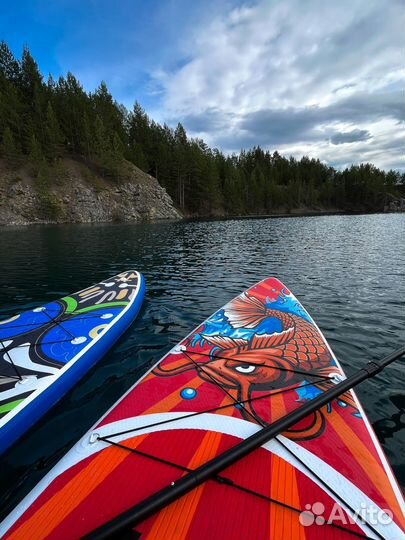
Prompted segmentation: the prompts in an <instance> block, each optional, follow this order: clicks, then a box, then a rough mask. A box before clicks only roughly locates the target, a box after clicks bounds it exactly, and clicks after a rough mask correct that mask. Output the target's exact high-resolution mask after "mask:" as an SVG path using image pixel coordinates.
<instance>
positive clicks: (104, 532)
mask: <svg viewBox="0 0 405 540" xmlns="http://www.w3.org/2000/svg"><path fill="white" fill-rule="evenodd" d="M404 354H405V346H404V347H402V348H400V349H398V350H397V351H395V352H393V353H391V354H389V355H388V356H386V357H385V358H383V359H382V360H380V361H379V362H374V361H371V362H368V363H367V364H366V366H364V367H363V368H362V369H360V370H359V371H357V372H356V373H354V374H353V375H352V376H351V377H348V378H347V379H344V380H343V381H341V382H339V383H337V384H336V385H335V386H333V387H332V388H330V389H329V390H326V391H325V392H323V393H322V394H320V395H319V396H318V397H316V398H314V399H312V400H311V401H307V402H306V403H305V404H304V405H302V406H301V407H299V408H298V409H296V410H294V411H292V412H291V413H289V414H286V415H285V416H283V417H282V418H280V419H279V420H277V421H276V422H273V423H272V424H270V425H268V426H267V427H265V428H263V429H261V430H260V431H258V432H256V433H254V434H253V435H251V436H250V437H248V438H247V439H245V440H243V441H242V442H240V443H238V444H237V445H235V446H234V447H232V448H230V449H229V450H227V451H226V452H223V453H222V454H221V455H220V456H217V457H215V458H213V459H211V460H210V461H208V462H207V463H204V465H201V466H200V467H197V468H196V469H195V470H194V471H192V472H190V473H189V474H186V475H185V476H183V477H182V478H180V479H179V480H177V482H173V483H172V484H171V485H170V486H167V487H165V488H163V489H162V490H160V491H158V492H157V493H155V494H154V495H152V496H151V497H148V498H147V499H145V500H144V501H142V502H140V503H139V504H137V505H135V506H134V507H133V508H130V509H129V510H127V511H126V512H124V513H122V514H120V515H119V516H117V517H116V518H114V519H113V520H111V521H110V522H108V523H106V524H104V525H102V526H101V527H99V528H98V529H96V530H95V531H93V532H92V533H90V534H89V535H88V536H86V537H85V538H87V539H89V540H90V539H91V540H101V539H104V538H112V537H114V536H116V537H117V538H122V534H123V531H125V530H128V529H129V528H133V527H135V526H136V525H137V524H138V523H140V522H142V521H144V520H145V519H147V518H149V517H150V516H152V515H153V514H155V513H156V512H159V510H162V509H163V508H165V507H166V506H168V505H169V504H171V503H172V502H174V501H176V500H177V499H179V498H180V497H182V496H183V495H185V494H186V493H188V492H190V491H191V490H193V489H195V488H196V487H198V486H200V485H201V484H203V483H204V482H206V481H207V480H209V479H210V478H212V477H214V476H216V475H217V474H218V473H220V472H221V471H223V470H224V469H226V468H227V467H229V466H230V465H232V464H233V463H235V462H236V461H239V460H240V459H242V458H244V457H245V456H247V455H248V454H250V453H251V452H253V450H256V449H257V448H260V447H261V446H262V445H264V444H266V443H267V442H269V441H270V440H272V439H274V437H276V436H277V435H280V434H281V433H283V432H284V431H287V430H288V429H289V428H291V427H292V426H293V425H294V424H296V423H297V422H300V421H301V420H303V419H304V418H305V417H306V416H308V415H309V414H312V413H314V412H315V411H317V410H318V409H320V408H321V407H323V406H324V405H327V404H328V403H330V402H331V401H332V400H334V399H336V398H338V397H339V396H340V395H342V394H344V392H347V391H348V390H351V389H352V388H354V387H355V386H357V385H358V384H360V383H361V382H363V381H364V380H366V379H369V378H371V377H374V376H375V375H376V374H377V373H379V372H380V371H382V370H383V369H384V368H385V367H387V366H388V365H389V364H391V363H392V362H394V361H395V360H397V359H398V358H400V357H401V356H403V355H404Z"/></svg>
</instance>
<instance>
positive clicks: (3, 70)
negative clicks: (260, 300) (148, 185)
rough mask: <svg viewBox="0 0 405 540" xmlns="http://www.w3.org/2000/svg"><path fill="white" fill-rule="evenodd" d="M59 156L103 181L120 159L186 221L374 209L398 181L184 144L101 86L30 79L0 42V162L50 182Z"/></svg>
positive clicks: (363, 171)
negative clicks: (153, 183)
mask: <svg viewBox="0 0 405 540" xmlns="http://www.w3.org/2000/svg"><path fill="white" fill-rule="evenodd" d="M65 157H71V158H73V159H77V160H80V161H84V162H85V163H87V164H90V165H91V166H92V167H94V168H96V169H97V171H98V173H99V174H102V175H103V177H104V178H106V179H107V180H108V181H111V182H117V181H119V178H120V174H121V169H122V166H123V164H124V163H125V160H127V161H130V162H132V163H134V164H135V165H136V166H137V167H139V168H140V169H142V170H143V171H145V172H147V173H149V174H150V175H152V176H155V177H156V178H157V179H158V181H159V183H160V184H161V185H162V186H163V187H165V188H166V190H167V191H168V193H169V194H170V195H171V197H172V198H173V200H174V202H175V204H176V205H177V207H178V208H180V209H181V210H182V211H183V212H184V213H185V214H189V215H196V216H198V215H200V216H206V215H223V214H226V215H247V214H269V213H272V212H277V211H283V212H287V213H288V212H290V211H291V210H293V209H297V208H307V209H313V210H316V209H324V210H327V209H331V210H343V211H358V210H360V211H375V210H381V209H382V208H383V206H384V202H385V199H386V196H387V193H389V194H393V195H396V194H397V190H398V189H399V186H400V185H401V184H404V183H405V176H404V175H402V176H401V175H400V174H399V173H398V172H395V171H392V170H391V171H388V172H387V171H383V170H380V169H378V168H376V167H375V166H373V165H371V164H362V165H357V166H352V167H350V168H346V169H345V170H341V171H340V170H339V171H337V170H335V169H334V168H332V167H330V166H328V165H326V164H324V163H321V162H320V161H319V160H318V159H310V158H308V157H303V158H302V159H300V160H297V159H295V158H293V157H290V158H287V157H283V156H282V155H280V154H279V153H278V152H277V151H268V150H263V149H261V148H259V147H255V148H253V149H249V150H241V151H240V153H239V154H233V155H224V154H223V153H222V152H221V151H219V150H218V149H216V148H214V149H212V148H209V147H208V146H207V144H205V143H204V141H203V140H201V139H197V138H190V137H188V136H187V133H186V131H185V129H184V127H183V126H182V125H181V124H180V123H179V124H178V125H177V126H176V127H175V128H173V127H169V126H168V125H166V124H164V125H160V124H158V123H156V122H155V121H154V120H152V119H151V118H149V117H148V115H147V113H146V112H145V111H144V110H143V109H142V107H141V106H140V105H139V104H138V103H137V102H135V105H134V107H133V110H131V111H128V110H127V109H126V108H125V107H124V106H123V105H121V104H119V103H117V102H116V101H115V100H114V98H113V97H112V95H111V94H110V92H109V91H108V88H107V86H106V85H105V84H104V83H101V84H100V86H99V87H98V88H97V89H96V90H95V91H94V92H86V91H85V90H84V89H83V87H82V86H81V84H80V82H79V81H78V80H77V79H76V77H75V76H74V75H73V74H71V73H68V74H67V75H66V77H60V78H59V79H58V80H57V81H56V80H54V79H53V78H52V77H51V76H49V77H48V79H47V80H45V79H44V77H43V75H42V74H41V73H40V71H39V68H38V65H37V63H36V61H35V59H34V58H33V57H32V55H31V53H30V51H29V50H28V48H25V49H24V51H23V54H22V57H21V59H17V58H15V57H14V55H13V53H12V52H11V51H10V49H9V47H8V46H7V44H6V43H4V42H3V43H1V45H0V158H1V159H2V161H3V163H5V164H6V166H7V167H9V168H10V169H17V168H19V167H21V166H26V167H28V168H29V170H30V171H31V174H32V175H33V176H34V177H36V178H38V182H39V185H41V178H43V177H45V176H46V177H47V178H48V180H47V182H48V183H43V184H42V185H43V186H44V189H46V186H47V185H49V182H52V174H51V173H50V172H49V171H52V167H54V166H55V165H56V164H57V163H58V162H60V161H62V160H63V158H65Z"/></svg>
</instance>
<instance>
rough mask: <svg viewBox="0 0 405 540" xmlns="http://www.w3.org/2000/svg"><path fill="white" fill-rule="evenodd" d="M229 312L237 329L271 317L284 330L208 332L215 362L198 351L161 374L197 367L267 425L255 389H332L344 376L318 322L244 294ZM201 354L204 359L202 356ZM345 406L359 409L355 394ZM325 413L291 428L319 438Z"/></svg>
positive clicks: (250, 416) (244, 410)
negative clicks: (246, 333)
mask: <svg viewBox="0 0 405 540" xmlns="http://www.w3.org/2000/svg"><path fill="white" fill-rule="evenodd" d="M225 316H226V318H227V319H228V321H229V323H230V324H231V325H232V327H233V328H235V329H237V328H248V329H255V328H256V327H257V326H258V325H259V324H260V323H261V322H263V321H264V320H265V319H268V318H275V319H278V320H279V321H280V322H281V325H282V330H281V332H275V333H273V334H266V333H260V334H258V333H254V334H253V335H252V336H251V337H250V338H249V339H244V338H232V337H228V336H221V335H213V336H209V335H203V338H204V339H205V340H206V341H207V342H208V343H210V344H211V345H213V346H214V347H215V349H213V355H212V357H211V359H210V360H209V361H207V359H206V357H205V358H204V357H203V356H202V355H199V354H198V353H197V352H193V353H192V357H191V356H189V355H188V356H189V359H188V361H186V363H184V364H182V365H177V366H176V367H173V368H172V369H170V368H168V369H164V368H162V367H160V366H158V367H157V368H156V369H155V373H156V375H166V376H167V375H172V374H174V373H182V372H184V371H187V370H190V369H197V372H198V375H199V376H200V377H201V378H202V379H204V380H205V381H207V382H211V383H216V384H219V385H221V386H222V387H224V388H226V389H227V391H228V393H230V394H231V396H232V397H233V398H234V399H235V401H238V402H241V401H242V402H243V403H244V406H243V407H242V408H241V409H240V410H241V414H242V415H243V416H244V417H245V418H246V419H247V420H249V421H252V420H253V421H256V422H258V423H260V424H262V425H265V424H266V422H265V421H264V420H263V418H260V417H259V416H258V414H257V413H256V411H255V409H254V405H253V402H252V401H251V396H252V392H253V391H254V390H262V391H263V390H264V391H265V390H275V391H278V392H279V391H280V389H288V387H290V386H296V387H297V388H298V387H299V386H298V385H299V384H300V383H302V382H303V381H306V383H311V384H313V386H315V387H317V388H319V389H320V390H325V389H327V388H329V387H330V383H331V377H333V376H334V375H338V370H337V368H336V367H334V366H333V364H332V356H331V354H330V351H329V349H328V348H327V346H326V345H325V343H324V342H323V340H322V338H321V336H320V335H319V333H318V332H317V331H316V329H315V328H314V326H313V325H312V324H311V323H310V322H308V321H307V320H305V319H303V318H301V317H299V316H297V315H294V314H291V313H286V312H281V311H278V310H273V309H270V308H268V307H267V306H266V305H265V304H263V303H262V302H261V301H260V300H259V299H257V298H255V297H253V296H249V295H248V294H246V293H244V294H242V295H241V296H240V297H238V298H237V299H235V300H234V301H233V302H231V303H230V304H229V306H228V307H227V309H225ZM199 356H201V358H199ZM340 401H341V402H343V403H344V404H345V405H350V406H352V407H354V408H356V405H355V402H354V400H353V398H352V395H351V394H350V393H349V392H348V393H346V394H344V395H342V396H341V398H340ZM323 427H324V418H323V413H322V412H321V411H319V412H318V413H315V414H314V418H313V422H312V424H311V427H310V428H307V429H305V430H304V432H302V431H298V432H293V431H291V432H289V433H288V436H289V437H290V438H295V439H301V440H302V439H307V438H312V437H315V436H316V435H318V434H320V433H321V432H322V431H323Z"/></svg>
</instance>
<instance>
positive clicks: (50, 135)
mask: <svg viewBox="0 0 405 540" xmlns="http://www.w3.org/2000/svg"><path fill="white" fill-rule="evenodd" d="M45 133H46V137H45V145H46V154H47V157H48V158H49V159H51V160H54V159H57V158H59V157H61V156H62V153H63V135H62V132H61V129H60V127H59V122H58V119H57V118H56V115H55V113H54V111H53V108H52V105H51V103H50V102H49V101H48V107H47V110H46V129H45Z"/></svg>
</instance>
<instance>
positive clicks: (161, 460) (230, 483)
mask: <svg viewBox="0 0 405 540" xmlns="http://www.w3.org/2000/svg"><path fill="white" fill-rule="evenodd" d="M98 440H99V441H103V442H106V443H107V444H110V445H112V446H115V447H117V448H121V449H122V450H126V451H128V452H130V453H133V454H137V455H139V456H142V457H145V458H148V459H151V460H153V461H157V462H159V463H162V464H164V465H169V466H170V467H174V468H176V469H180V470H182V471H184V472H187V473H191V472H193V470H194V469H190V468H189V467H185V466H184V465H180V464H178V463H173V462H172V461H169V460H167V459H164V458H160V457H158V456H154V455H152V454H148V453H146V452H142V450H138V449H137V448H131V447H129V446H125V445H124V444H121V443H117V442H115V441H111V440H110V439H109V438H108V437H98ZM212 480H214V481H215V482H218V483H220V484H225V485H227V486H229V487H233V488H235V489H238V490H240V491H243V492H244V493H246V494H248V495H253V496H255V497H259V498H260V499H262V500H264V501H266V502H269V503H274V504H276V505H279V506H282V507H283V508H286V509H288V510H291V511H293V512H296V513H298V514H301V513H303V512H305V511H304V510H302V509H300V508H295V507H294V506H290V505H289V504H287V503H284V502H282V501H279V500H277V499H274V498H273V497H268V496H267V495H263V494H261V493H258V492H257V491H253V490H252V489H249V488H246V487H245V486H241V485H240V484H237V483H235V482H234V481H233V480H231V479H230V478H227V477H226V476H222V475H216V476H213V477H212ZM324 525H329V526H330V527H335V528H337V529H340V530H342V531H345V532H348V533H351V534H353V535H354V536H356V537H358V538H370V537H369V536H365V535H362V534H360V533H357V532H355V531H351V530H350V529H347V528H346V527H342V526H341V525H337V524H335V523H333V522H331V523H329V522H327V521H325V523H324Z"/></svg>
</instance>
